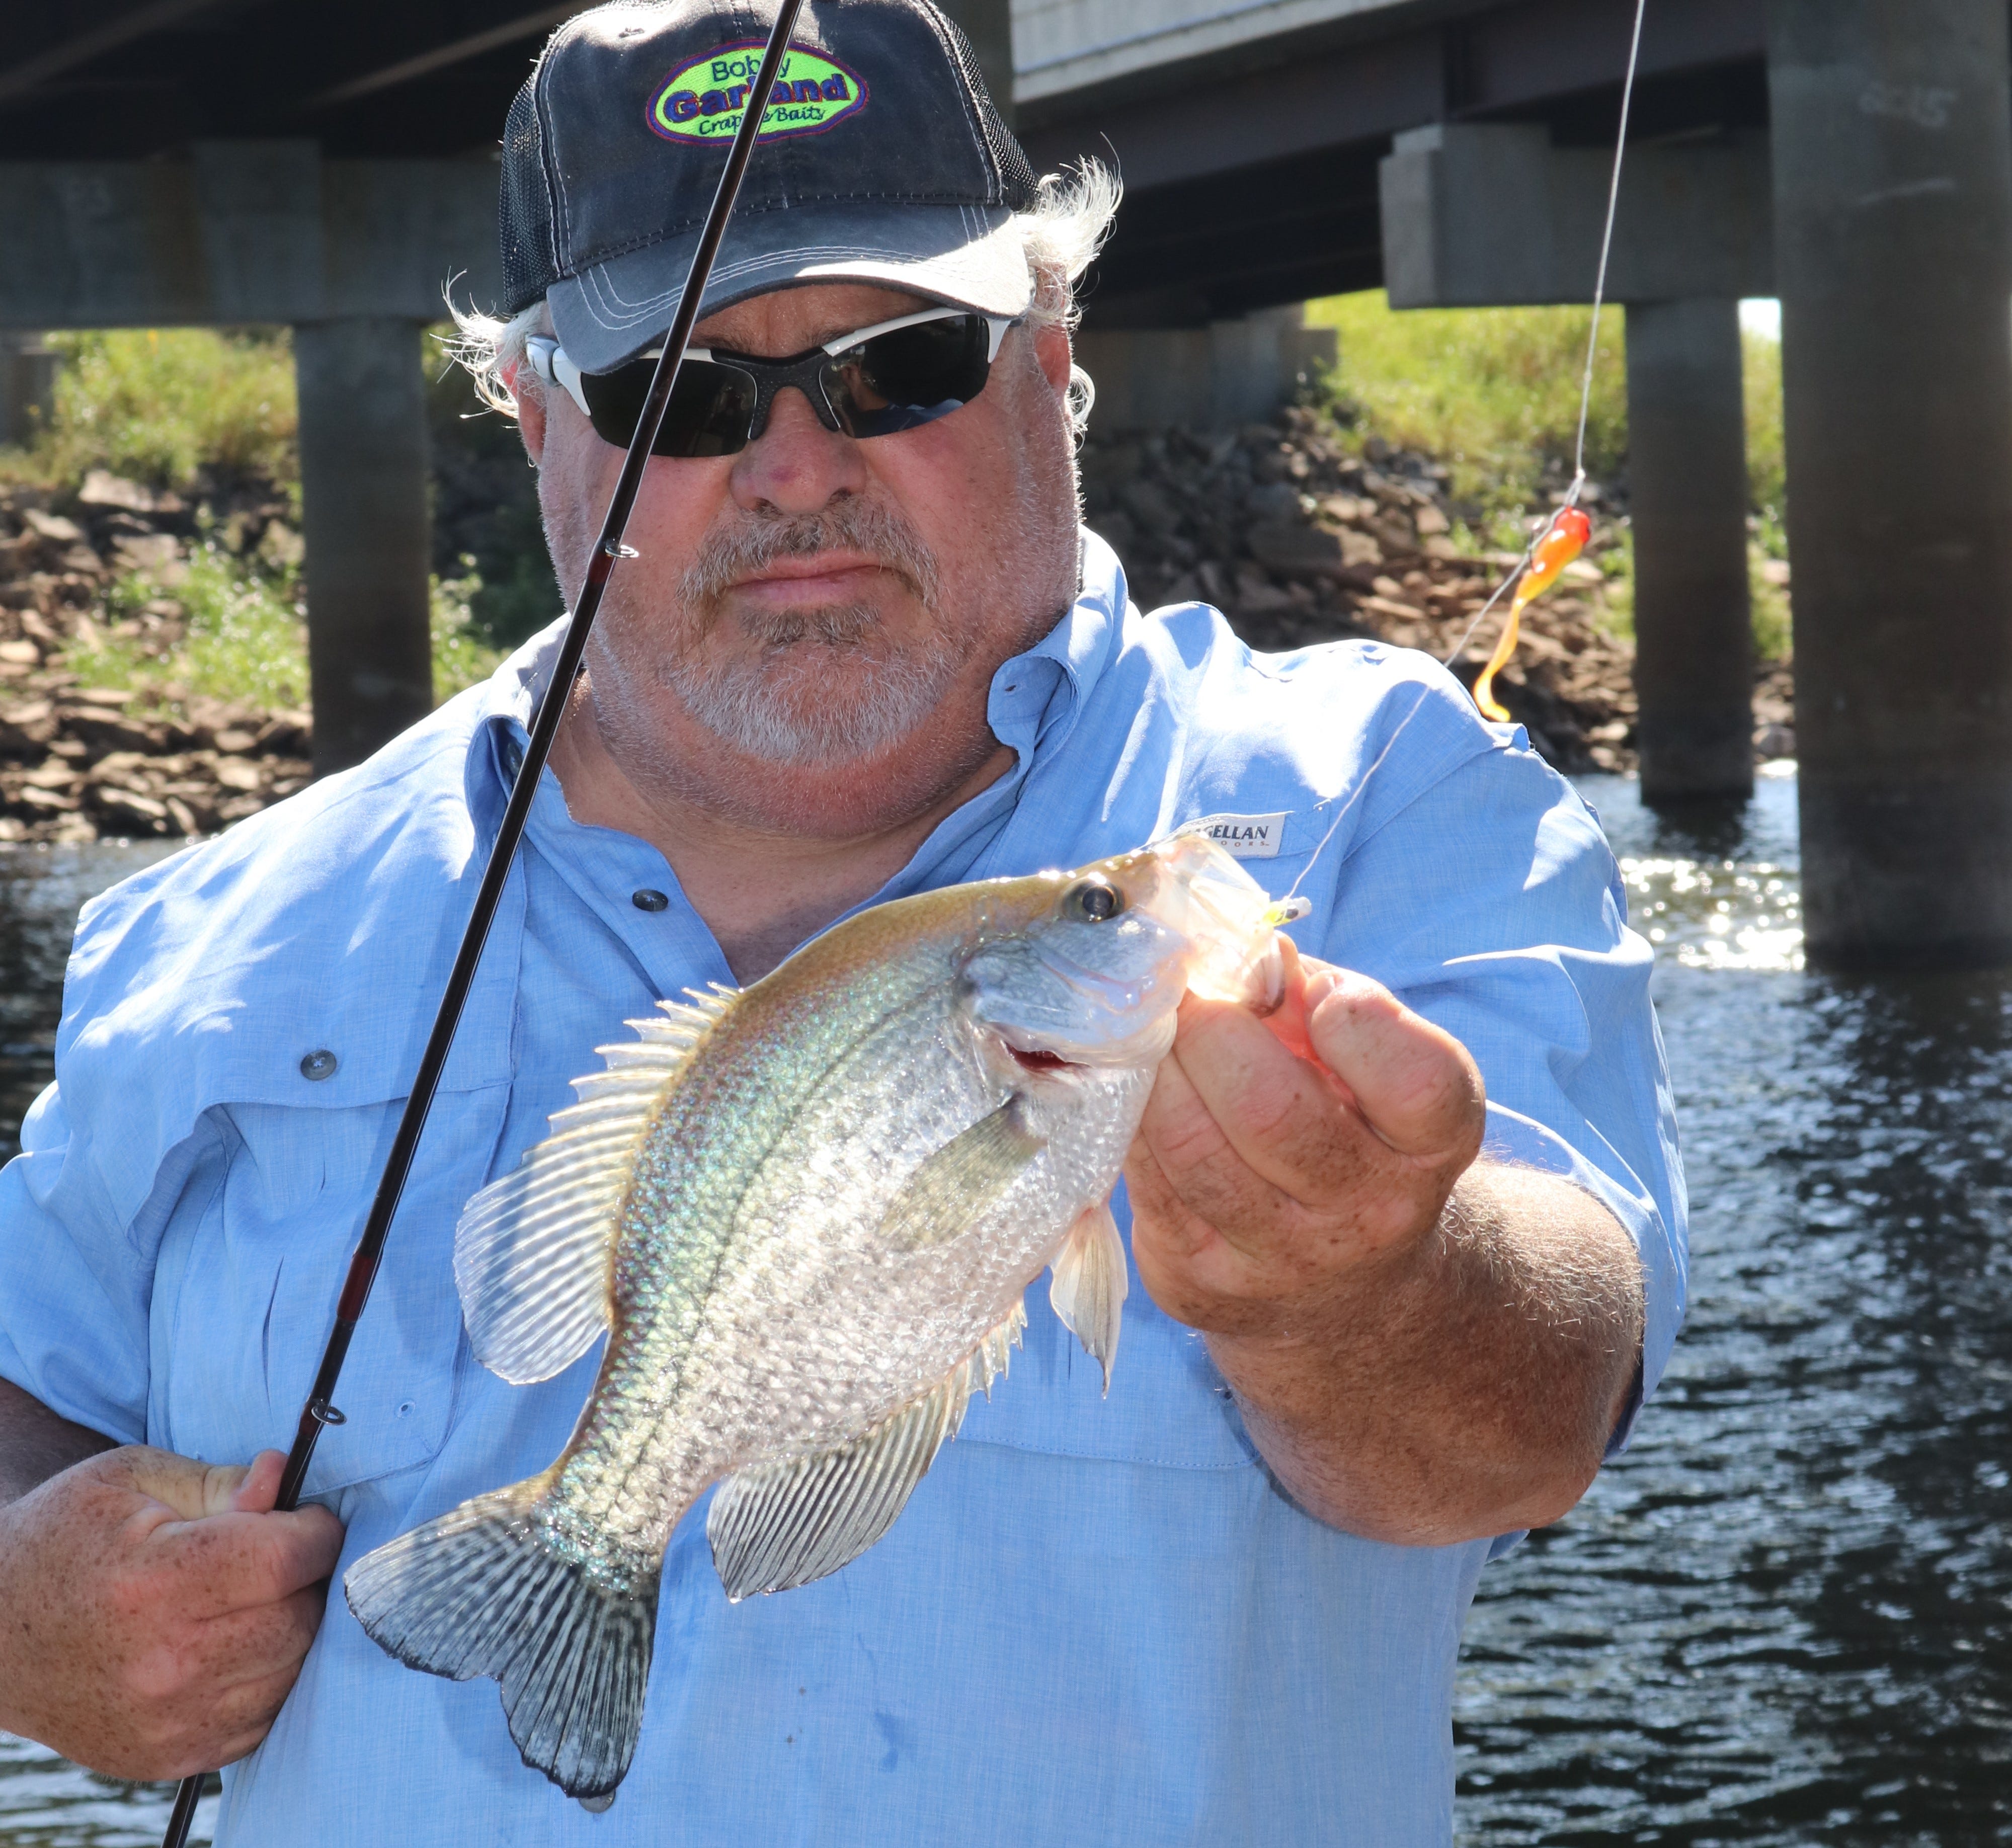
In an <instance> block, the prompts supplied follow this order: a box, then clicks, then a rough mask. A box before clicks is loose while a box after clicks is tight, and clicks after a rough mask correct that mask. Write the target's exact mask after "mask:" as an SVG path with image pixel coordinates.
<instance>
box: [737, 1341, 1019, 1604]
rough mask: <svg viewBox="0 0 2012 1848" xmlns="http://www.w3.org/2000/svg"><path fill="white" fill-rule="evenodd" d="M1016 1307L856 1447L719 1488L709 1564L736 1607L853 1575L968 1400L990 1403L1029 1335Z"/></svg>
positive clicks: (748, 1473) (753, 1472) (761, 1470)
mask: <svg viewBox="0 0 2012 1848" xmlns="http://www.w3.org/2000/svg"><path fill="white" fill-rule="evenodd" d="M1026 1321H1027V1312H1026V1308H1025V1307H1024V1306H1023V1305H1022V1304H1020V1303H1019V1302H1017V1301H1016V1302H1015V1304H1014V1305H1013V1311H1012V1313H1011V1315H1008V1317H1007V1318H1006V1319H1005V1320H1004V1322H1001V1324H1000V1325H998V1327H997V1328H996V1329H994V1330H993V1331H992V1332H990V1334H989V1335H987V1336H986V1337H985V1339H984V1340H983V1341H981V1342H980V1343H979V1344H978V1346H977V1347H976V1349H974V1350H972V1353H971V1354H969V1355H968V1356H967V1357H965V1359H963V1360H961V1361H958V1364H957V1365H955V1366H954V1367H953V1368H951V1370H950V1372H948V1373H947V1375H944V1379H942V1380H941V1381H940V1382H939V1383H938V1384H937V1385H936V1386H933V1387H931V1388H930V1389H929V1391H928V1392H926V1393H924V1394H922V1397H920V1398H919V1399H915V1400H911V1401H910V1402H909V1403H908V1404H906V1405H904V1406H903V1407H901V1409H900V1410H899V1411H896V1412H894V1413H891V1414H890V1415H889V1416H887V1417H886V1418H883V1419H882V1420H881V1421H880V1422H879V1424H877V1425H873V1426H872V1428H871V1429H869V1430H866V1431H865V1432H862V1433H861V1434H860V1435H859V1436H858V1437H855V1438H854V1439H853V1440H851V1442H850V1443H844V1444H840V1446H839V1447H837V1449H835V1450H819V1451H818V1452H816V1453H815V1454H813V1455H811V1456H808V1457H790V1458H788V1459H787V1461H783V1462H780V1463H765V1464H757V1465H756V1466H755V1467H754V1468H750V1469H744V1470H742V1471H741V1472H740V1473H739V1474H738V1475H732V1476H730V1477H728V1478H727V1479H726V1481H725V1482H722V1483H721V1484H720V1486H719V1493H717V1494H715V1496H714V1497H713V1498H712V1507H711V1509H710V1510H709V1511H708V1513H707V1515H706V1522H705V1537H706V1539H707V1540H708V1543H710V1544H711V1546H712V1563H713V1567H714V1569H715V1571H717V1572H719V1582H720V1583H721V1584H722V1586H725V1587H726V1595H727V1596H728V1597H729V1598H730V1600H733V1602H735V1603H739V1601H740V1600H741V1599H743V1598H744V1597H746V1596H748V1594H749V1593H751V1592H769V1591H790V1590H793V1589H795V1588H796V1587H797V1586H799V1585H808V1584H809V1583H810V1582H812V1580H813V1579H822V1578H823V1577H825V1576H826V1575H827V1574H829V1573H832V1572H837V1570H838V1569H839V1568H840V1567H841V1566H846V1565H850V1564H851V1563H852V1561H854V1560H855V1559H857V1558H858V1557H859V1556H860V1554H862V1553H864V1552H865V1550H867V1548H868V1547H871V1546H872V1545H873V1544H874V1543H875V1542H876V1541H877V1540H879V1539H881V1538H882V1537H883V1536H884V1535H885V1534H886V1532H887V1530H888V1529H889V1528H890V1527H892V1526H893V1525H894V1522H895V1520H896V1518H897V1516H898V1515H899V1514H901V1510H902V1509H903V1508H904V1507H907V1505H908V1497H910V1496H911V1494H913V1493H915V1485H916V1484H917V1483H918V1482H920V1481H921V1480H922V1478H923V1477H924V1476H925V1475H927V1474H928V1473H929V1465H930V1464H932V1463H933V1462H934V1461H936V1452H937V1451H938V1450H941V1449H942V1448H943V1447H944V1443H945V1442H946V1440H948V1439H950V1438H953V1437H954V1436H956V1435H957V1432H958V1426H959V1425H961V1424H962V1423H963V1422H964V1411H965V1406H966V1404H969V1401H970V1398H971V1395H972V1393H975V1392H979V1391H983V1392H984V1393H986V1394H988V1395H989V1394H990V1392H991V1390H992V1382H993V1381H994V1379H997V1377H998V1376H999V1375H1001V1374H1002V1373H1004V1372H1005V1371H1006V1361H1007V1354H1008V1349H1009V1348H1010V1347H1011V1346H1012V1344H1013V1343H1015V1341H1017V1340H1018V1338H1019V1332H1020V1330H1021V1329H1022V1328H1024V1327H1025V1326H1026Z"/></svg>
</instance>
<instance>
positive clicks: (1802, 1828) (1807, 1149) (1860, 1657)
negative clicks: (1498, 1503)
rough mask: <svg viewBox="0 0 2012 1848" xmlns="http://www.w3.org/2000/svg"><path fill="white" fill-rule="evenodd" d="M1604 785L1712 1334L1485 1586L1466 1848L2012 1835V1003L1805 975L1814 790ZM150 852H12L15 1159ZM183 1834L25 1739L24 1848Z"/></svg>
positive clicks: (1699, 1330) (1466, 1757)
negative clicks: (1600, 1464)
mask: <svg viewBox="0 0 2012 1848" xmlns="http://www.w3.org/2000/svg"><path fill="white" fill-rule="evenodd" d="M1586 790H1587V793H1588V794H1589V796H1590V797H1591V798H1592V799H1593V801H1594V802H1595V803H1596V804H1597V805H1598V806H1599V808H1600V810H1601V812H1602V815H1603V817H1604V821H1605V823H1606V826H1607V829H1608V833H1609V835H1610V837H1611V839H1612V840H1613V841H1614V845H1615V848H1616V851H1617V852H1618V854H1619V855H1620V856H1621V860H1622V863H1623V868H1624V876H1625V879H1626V882H1627V884H1628V888H1629V903H1630V905H1631V908H1632V911H1633V913H1634V915H1635V916H1636V919H1638V921H1639V922H1641V923H1642V924H1643V926H1645V927H1646V928H1647V929H1650V931H1652V932H1653V931H1661V933H1662V937H1661V944H1660V949H1659V961H1658V969H1657V997H1658V1002H1659V1004H1660V1006H1661V1010H1662V1015H1663V1025H1664V1035H1665V1037H1666V1039H1667V1040H1668V1045H1669V1050H1670V1057H1671V1066H1672V1069H1673V1072H1674V1075H1675V1081H1676V1085H1677V1089H1678V1101H1679V1107H1680V1109H1681V1111H1682V1122H1683V1128H1684V1136H1685V1143H1686V1152H1687V1155H1688V1159H1689V1169H1690V1178H1691V1186H1692V1192H1693V1200H1694V1203H1695V1209H1696V1210H1695V1221H1694V1225H1693V1243H1694V1245H1695V1247H1696V1255H1695V1261H1694V1268H1693V1306H1692V1311H1691V1317H1690V1321H1689V1325H1688V1326H1687V1328H1686V1331H1685V1334H1684V1337H1683V1340H1682V1343H1681V1344H1680V1346H1679V1347H1678V1353H1677V1356H1676V1359H1675V1363H1674V1365H1673V1366H1672V1368H1671V1372H1670V1375H1669V1377H1668V1380H1667V1381H1666V1382H1665V1383H1664V1388H1663V1390H1662V1392H1661V1394H1660V1395H1659V1397H1658V1398H1657V1402H1656V1404H1654V1405H1653V1407H1651V1408H1650V1411H1649V1413H1648V1415H1646V1418H1644V1420H1643V1424H1642V1426H1641V1429H1640V1432H1639V1435H1638V1437H1637V1439H1636V1444H1635V1447H1634V1449H1633V1450H1632V1452H1631V1454H1629V1456H1627V1457H1625V1458H1623V1459H1622V1460H1621V1461H1620V1463H1618V1464H1617V1465H1615V1466H1614V1467H1613V1468H1611V1469H1610V1470H1608V1471H1607V1473H1606V1474H1605V1475H1603V1477H1602V1478H1601V1479H1600V1482H1599V1483H1598V1484H1597V1485H1596V1486H1595V1488H1594V1489H1593V1493H1592V1494H1591V1495H1590V1496H1589V1497H1588V1498H1587V1500H1586V1503H1585V1504H1583V1505H1582V1507H1581V1508H1580V1509H1579V1510H1578V1511H1576V1512H1575V1514H1573V1515H1572V1516H1571V1518H1570V1519H1568V1521H1566V1522H1564V1523H1563V1524H1562V1525H1561V1526H1559V1527H1557V1528H1556V1529H1553V1530H1551V1531H1550V1532H1546V1533H1543V1534H1539V1535H1537V1536H1534V1537H1533V1538H1532V1539H1531V1540H1530V1541H1529V1543H1527V1544H1526V1545H1525V1546H1524V1547H1522V1548H1521V1550H1519V1551H1518V1552H1517V1553H1516V1554H1513V1555H1511V1557H1509V1558H1508V1559H1507V1560H1505V1561H1503V1562H1502V1563H1500V1564H1498V1565H1497V1566H1494V1567H1492V1568H1489V1572H1488V1574H1487V1575H1486V1578H1485V1579H1484V1582H1483V1589H1482V1598H1481V1600H1480V1601H1479V1604H1477V1606H1476V1607H1475V1612H1474V1614H1473V1617H1472V1621H1470V1623H1469V1625H1468V1635H1467V1645H1466V1649H1465V1653H1464V1661H1463V1665H1462V1670H1461V1681H1460V1687H1459V1693H1458V1705H1457V1715H1456V1728H1455V1731H1456V1738H1457V1744H1458V1748H1459V1754H1460V1765H1461V1803H1460V1809H1459V1818H1458V1821H1459V1828H1460V1832H1461V1839H1462V1841H1463V1843H1467V1844H1470V1845H1472V1848H1508V1845H1510V1844H1521V1843H1592V1842H1600V1843H1612V1842H1616V1841H1627V1842H1631V1843H1693V1844H1698V1845H1700V1848H1703V1844H1707V1843H1753V1844H1778V1845H1781V1848H1787V1845H1789V1844H1797V1845H1800V1844H1803V1843H1810V1842H1814V1841H1821V1842H1824V1843H1838V1844H1844V1845H1847V1848H1860V1845H1864V1848H1871V1844H1875V1843H1876V1844H1878V1845H1879V1848H1902V1845H1907V1844H1922V1845H1926V1844H1929V1843H1934V1844H1937V1845H1939V1848H1969V1845H1971V1844H1982V1843H1992V1842H2001V1841H2003V1840H2006V1839H2012V1775H2008V1768H2007V1759H2008V1758H2009V1757H2012V1634H2008V1632H2012V1605H2009V1604H2008V1600H2012V1538H2008V1533H2009V1532H2012V1468H2008V1466H2012V1441H2008V1440H2012V1240H2008V1239H2007V1207H2008V1201H2012V985H2008V983H2007V981H2006V980H2005V979H2003V978H2001V977H1999V976H1989V977H1967V978H1966V977H1952V976H1916V977H1909V978H1906V979H1895V980H1883V981H1879V982H1871V981H1864V980H1850V979H1840V978H1835V977H1831V976H1822V975H1818V974H1814V973H1808V972H1804V971H1803V969H1801V967H1800V936H1799V933H1798V928H1797V919H1798V914H1797V912H1796V840H1795V826H1794V823H1795V806H1794V804H1795V792H1794V786H1793V783H1787V782H1768V783H1763V784H1762V786H1761V787H1760V790H1759V792H1758V793H1757V796H1756V797H1755V799H1754V801H1753V802H1752V803H1751V804H1748V805H1746V806H1745V807H1744V808H1741V809H1739V810H1736V811H1732V812H1725V811H1721V812H1718V813H1716V814H1712V813H1704V814H1692V815H1663V816H1660V817H1659V816H1657V815H1651V814H1650V813H1648V812H1646V811H1645V810H1643V808H1642V807H1641V805H1640V804H1639V801H1638V800H1637V797H1636V791H1635V788H1634V786H1633V785H1632V783H1626V782H1625V781H1621V780H1616V779H1595V780H1589V782H1588V783H1587V784H1586ZM122 856H129V857H122ZM146 857H148V851H147V850H145V849H139V850H128V849H113V848H104V847H100V848H95V849H85V850H59V851H46V850H45V851H44V852H42V853H41V854H40V855H39V856H37V857H34V858H30V857H29V856H27V855H25V854H21V853H20V852H19V851H16V852H14V853H12V854H8V853H4V852H0V1135H4V1136H11V1134H12V1126H13V1124H14V1123H16V1122H18V1120H19V1118H20V1112H21V1111H22V1110H23V1108H25V1107H26V1104H27V1102H28V1101H29V1100H30V1098H31V1097H33V1095H34V1091H35V1090H37V1088H38V1087H39V1086H40V1085H41V1083H43V1082H45V1078H46V1075H47V1071H48V1047H49V1045H50V1044H51V1043H52V1039H53V1035H54V1032H55V1022H56V1017H57V1006H56V999H55V985H56V983H57V980H58V979H59V974H60V965H61V961H62V946H63V944H65V943H66V940H67V922H68V918H69V916H70V915H71V914H73V912H74V910H75V908H76V906H77V903H78V902H79V901H80V900H81V898H82V897H84V895H85V894H87V892H89V891H91V890H95V889H96V888H97V887H98V886H100V885H102V884H103V883H107V882H108V881H109V879H111V878H112V877H114V876H117V875H118V874H119V873H120V872H123V871H124V870H126V869H127V868H128V867H130V865H137V864H138V863H140V861H141V859H143V858H146ZM165 1814H166V1793H162V1792H159V1791H155V1790H144V1791H134V1792H127V1791H123V1790H121V1789H119V1788H118V1787H117V1786H110V1785H107V1784H105V1783H102V1782H99V1781H98V1780H95V1779H91V1778H86V1777H84V1776H83V1775H80V1774H79V1773H77V1772H76V1771H72V1770H70V1768H67V1767H66V1766H63V1765H62V1764H60V1763H59V1762H58V1761H54V1760H52V1759H51V1758H50V1757H49V1756H48V1754H47V1753H41V1752H39V1751H37V1750H35V1749H34V1748H32V1747H29V1746H23V1745H20V1744H19V1743H14V1742H9V1741H7V1740H5V1739H4V1738H0V1841H5V1842H7V1843H17V1842H18V1843H30V1842H32V1843H52V1844H53V1843H64V1844H78V1845H88V1848H109V1845H111V1844H114V1843H129V1842H130V1843H147V1842H151V1841H153V1840H156V1839H159V1828H160V1825H161V1822H162V1820H163V1819H164V1818H165ZM202 1832H203V1825H201V1824H199V1825H198V1835H199V1836H201V1835H202Z"/></svg>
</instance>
